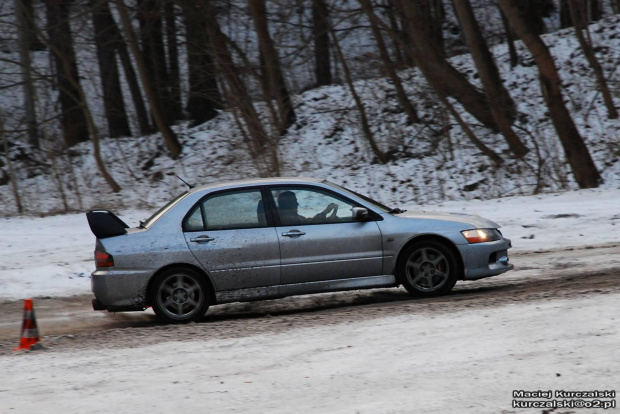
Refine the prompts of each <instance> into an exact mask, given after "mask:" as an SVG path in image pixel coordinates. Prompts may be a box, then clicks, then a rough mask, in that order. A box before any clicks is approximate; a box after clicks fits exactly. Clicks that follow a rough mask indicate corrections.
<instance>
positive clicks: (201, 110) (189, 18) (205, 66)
mask: <svg viewBox="0 0 620 414" xmlns="http://www.w3.org/2000/svg"><path fill="white" fill-rule="evenodd" d="M182 5H183V12H184V15H185V30H186V38H187V43H186V47H187V71H188V78H189V92H188V98H187V106H186V109H187V112H188V113H189V118H190V119H191V120H192V126H196V125H200V124H202V123H204V122H207V121H209V120H210V119H213V118H215V117H216V116H217V114H218V112H217V111H216V109H222V96H221V94H220V91H219V89H218V84H217V79H216V77H215V69H214V67H213V58H212V56H211V50H212V47H211V39H210V38H209V36H208V33H207V28H206V27H205V24H204V20H203V19H202V17H201V16H202V15H203V14H204V11H203V10H202V0H201V1H196V0H192V1H184V2H182Z"/></svg>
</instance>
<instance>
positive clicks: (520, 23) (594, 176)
mask: <svg viewBox="0 0 620 414" xmlns="http://www.w3.org/2000/svg"><path fill="white" fill-rule="evenodd" d="M499 5H500V7H501V8H502V11H503V12H504V14H505V15H506V17H507V18H508V20H509V21H510V24H511V26H512V27H513V29H514V30H515V32H516V33H517V34H518V35H519V37H520V38H521V40H523V43H525V45H526V46H527V48H528V49H529V51H530V53H531V55H532V56H533V58H534V60H535V61H536V65H537V66H538V72H539V76H540V86H541V89H542V95H543V97H544V99H545V102H546V104H547V107H548V108H549V116H550V118H551V121H552V122H553V126H554V127H555V130H556V132H557V134H558V137H559V139H560V142H561V143H562V146H563V147H564V152H565V153H566V158H567V159H568V162H569V164H570V166H571V168H572V171H573V174H574V176H575V181H577V184H579V187H580V188H592V187H598V185H599V183H600V181H601V177H600V175H599V173H598V170H597V169H596V166H595V165H594V162H593V161H592V157H591V156H590V152H589V151H588V147H586V145H585V143H584V142H583V139H582V138H581V135H580V134H579V131H578V130H577V127H576V126H575V123H574V122H573V118H572V117H571V115H570V113H569V112H568V109H567V108H566V105H565V104H564V100H563V96H562V89H561V80H560V75H559V74H558V70H557V68H556V66H555V63H554V62H553V58H552V56H551V53H550V52H549V49H548V48H547V45H545V43H544V42H543V41H542V39H541V38H540V36H539V35H538V34H536V33H535V32H534V31H533V30H532V28H531V27H530V26H529V25H528V22H527V19H526V18H525V17H524V15H523V14H522V11H521V10H520V8H519V1H518V0H499Z"/></svg>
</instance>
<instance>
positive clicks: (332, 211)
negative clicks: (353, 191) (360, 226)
mask: <svg viewBox="0 0 620 414" xmlns="http://www.w3.org/2000/svg"><path fill="white" fill-rule="evenodd" d="M271 194H272V195H273V199H274V200H275V202H276V206H277V208H278V215H279V217H280V222H281V223H282V225H284V226H289V225H296V224H326V223H347V222H352V221H353V215H352V212H351V209H352V208H353V207H356V204H354V203H352V202H350V201H349V200H347V199H345V198H342V197H339V196H337V195H336V194H333V193H331V192H329V191H324V190H321V189H317V188H308V187H276V188H271Z"/></svg>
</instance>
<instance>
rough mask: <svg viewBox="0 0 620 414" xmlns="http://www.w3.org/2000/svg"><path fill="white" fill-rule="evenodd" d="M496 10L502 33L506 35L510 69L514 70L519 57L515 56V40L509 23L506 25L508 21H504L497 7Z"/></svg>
mask: <svg viewBox="0 0 620 414" xmlns="http://www.w3.org/2000/svg"><path fill="white" fill-rule="evenodd" d="M497 8H498V9H499V14H500V16H501V18H502V26H503V27H504V33H506V43H508V54H509V56H510V67H511V68H513V69H514V68H515V67H516V66H517V65H518V64H519V56H518V55H517V48H516V47H515V39H514V36H513V34H512V28H511V27H510V23H508V19H506V16H505V15H504V12H503V11H502V9H501V8H500V7H499V5H498V6H497Z"/></svg>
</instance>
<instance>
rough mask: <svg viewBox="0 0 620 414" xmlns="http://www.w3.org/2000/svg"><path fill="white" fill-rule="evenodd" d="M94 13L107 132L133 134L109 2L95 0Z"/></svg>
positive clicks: (122, 135)
mask: <svg viewBox="0 0 620 414" xmlns="http://www.w3.org/2000/svg"><path fill="white" fill-rule="evenodd" d="M92 13H93V26H94V28H95V46H96V48H97V63H98V64H99V74H100V76H101V88H102V90H103V107H104V110H105V114H106V120H107V122H108V134H109V135H110V137H127V136H130V135H131V129H130V128H129V121H128V119H127V112H126V111H125V102H124V100H123V91H122V89H121V82H120V78H119V74H118V66H117V64H116V44H115V42H114V36H113V30H114V29H113V28H111V27H110V26H108V23H109V18H110V16H109V13H110V10H109V9H108V4H107V3H106V2H103V1H101V0H95V1H93V4H92Z"/></svg>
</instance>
